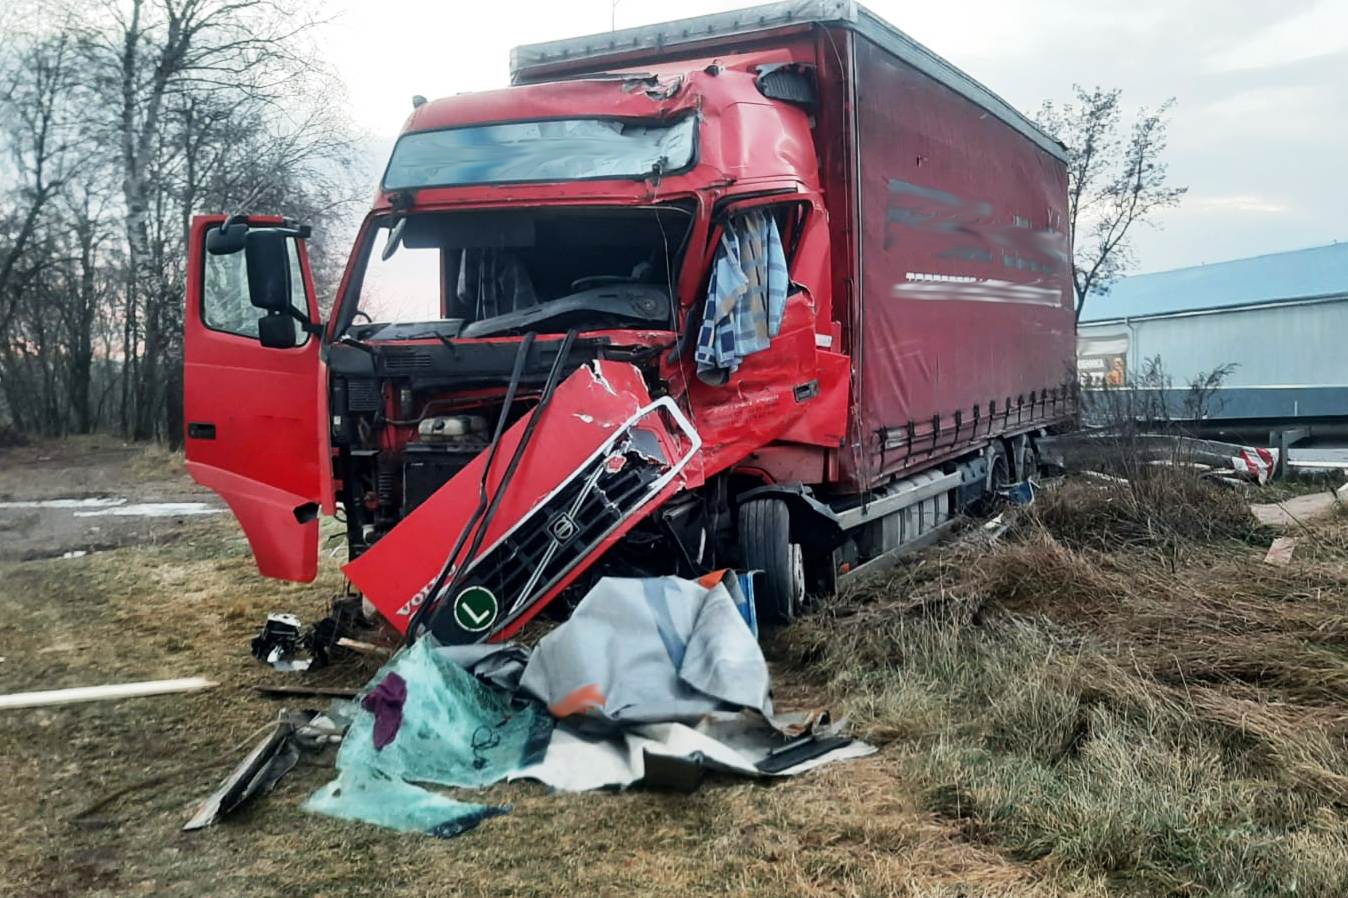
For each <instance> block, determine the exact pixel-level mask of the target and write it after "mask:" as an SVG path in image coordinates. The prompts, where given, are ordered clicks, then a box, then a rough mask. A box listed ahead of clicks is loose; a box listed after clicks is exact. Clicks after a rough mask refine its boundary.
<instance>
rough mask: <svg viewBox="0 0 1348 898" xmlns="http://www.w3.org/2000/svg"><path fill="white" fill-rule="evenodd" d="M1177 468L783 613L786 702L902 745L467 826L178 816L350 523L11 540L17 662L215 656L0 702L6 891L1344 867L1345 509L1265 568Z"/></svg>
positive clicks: (51, 668)
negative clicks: (311, 560)
mask: <svg viewBox="0 0 1348 898" xmlns="http://www.w3.org/2000/svg"><path fill="white" fill-rule="evenodd" d="M7 461H10V462H11V464H10V467H9V469H8V473H9V474H11V475H12V474H13V473H14V471H13V464H12V459H7V458H6V457H5V456H3V455H0V467H3V466H5V465H6V463H7ZM133 464H143V463H140V462H134V461H130V462H126V463H125V466H126V467H127V471H126V473H125V476H126V477H127V478H130V479H134V478H135V477H136V476H138V474H137V470H138V469H136V468H134V467H130V466H131V465H133ZM154 467H155V469H156V470H157V471H159V470H162V468H161V467H160V466H158V465H155V466H154ZM1172 478H1173V472H1171V473H1169V474H1158V479H1157V480H1156V481H1155V482H1154V483H1151V482H1149V483H1146V484H1142V483H1134V484H1129V485H1118V484H1107V483H1101V482H1086V481H1072V480H1069V481H1068V482H1067V483H1066V484H1064V485H1063V487H1062V488H1061V489H1059V490H1057V491H1055V492H1053V493H1050V494H1045V495H1043V496H1041V500H1040V502H1039V503H1038V504H1037V506H1036V507H1035V510H1034V513H1032V514H1019V515H1016V516H1015V517H1014V520H1013V526H1012V528H1011V529H1010V531H1008V532H1007V533H1006V534H1005V535H1004V536H1003V537H1002V538H1001V539H999V540H997V541H996V542H995V543H989V541H988V540H987V539H986V538H985V537H983V536H982V535H981V533H978V532H974V533H971V534H969V535H968V536H967V537H966V538H964V539H961V540H959V541H957V542H954V543H951V544H949V545H947V546H945V547H942V548H938V549H934V550H930V551H928V552H927V553H925V554H924V555H922V556H920V557H919V558H917V559H914V560H911V561H910V562H908V563H906V564H904V565H902V566H901V567H899V568H897V569H896V570H895V571H894V572H892V573H891V574H890V575H888V576H885V577H881V578H877V579H872V580H870V581H868V582H866V583H863V584H861V585H860V586H859V587H858V588H856V589H854V590H853V591H852V592H851V593H850V594H848V595H846V596H843V597H841V598H839V599H838V600H835V601H834V602H832V603H831V604H830V605H828V606H827V607H825V608H822V609H820V610H818V611H817V612H816V613H814V614H812V615H810V616H808V617H806V618H805V619H804V620H802V621H801V622H799V623H798V624H796V625H795V626H793V627H792V628H790V629H788V630H786V631H783V632H781V633H779V634H776V635H775V636H774V637H772V638H771V639H769V640H768V643H767V646H766V648H767V651H768V653H769V657H770V659H771V661H772V664H773V667H774V673H775V683H776V692H777V701H778V704H779V705H790V704H793V703H806V702H824V703H827V704H829V705H830V706H832V707H833V708H835V709H836V710H838V711H841V712H843V713H846V714H847V715H848V716H849V718H850V720H851V722H852V726H853V728H854V729H855V730H856V731H858V732H859V733H861V734H863V735H865V736H867V737H868V738H870V739H872V740H873V741H876V742H878V743H880V744H881V745H882V750H881V752H880V753H879V754H878V755H876V756H874V757H872V758H868V759H865V760H863V761H860V762H856V763H852V764H842V765H837V766H834V767H830V768H826V769H824V770H821V771H817V772H815V773H814V774H811V775H808V776H805V777H802V778H799V779H797V780H792V781H789V782H782V783H777V784H771V785H760V784H749V783H744V782H741V781H735V780H729V779H724V780H714V781H712V782H710V783H708V784H707V785H704V787H703V788H702V789H701V790H700V791H699V792H698V793H696V794H694V795H692V796H681V795H670V794H661V793H652V792H647V791H643V790H634V791H631V792H628V793H624V794H589V795H581V796H560V795H557V796H554V795H548V794H546V792H545V790H543V789H542V788H541V787H537V786H533V785H527V784H520V785H512V786H501V787H495V788H493V789H491V790H488V791H487V794H486V797H487V799H488V800H491V801H504V802H510V803H513V804H514V807H515V809H514V812H513V813H511V814H510V815H508V816H506V817H503V818H500V819H496V820H492V821H489V822H487V823H485V824H484V825H483V826H482V827H480V828H479V829H477V830H476V831H474V832H472V833H469V834H467V835H466V836H463V837H460V838H457V839H453V840H449V841H438V840H434V839H430V838H427V837H419V836H417V837H412V836H405V835H398V834H395V833H390V832H386V831H383V830H378V829H375V828H372V827H367V826H363V825H360V824H355V823H342V822H339V821H335V820H332V819H329V818H320V817H313V816H309V815H307V814H305V813H303V812H302V811H300V810H299V807H298V805H299V803H300V802H301V801H302V800H303V798H304V797H305V796H306V795H307V794H308V793H309V792H310V791H312V789H314V788H316V787H317V786H318V785H319V784H321V783H322V782H324V781H325V780H326V778H327V777H328V776H330V771H329V770H327V769H324V768H322V767H320V766H311V765H306V766H302V767H300V768H298V769H297V770H296V771H294V772H293V773H292V774H291V775H290V776H288V777H287V778H286V779H285V780H283V781H282V783H281V785H280V787H279V788H278V790H277V792H276V793H274V794H273V795H272V796H270V797H268V798H266V799H264V800H263V801H261V802H259V803H257V804H256V806H254V807H252V808H250V809H249V810H247V811H246V812H244V813H242V814H241V815H240V816H239V817H238V818H237V819H231V820H230V821H228V822H226V823H225V824H223V825H221V826H217V827H215V828H213V829H210V830H207V831H203V832H199V833H194V834H184V833H180V832H179V827H180V826H181V824H182V822H184V821H185V820H186V819H187V817H188V816H190V814H191V811H192V809H193V807H194V805H195V803H196V802H197V801H198V800H200V798H201V797H203V796H204V795H205V794H206V793H208V792H209V791H210V790H211V788H212V787H213V786H214V784H215V783H216V782H217V781H218V779H219V778H220V777H221V776H222V775H223V774H224V773H225V772H226V771H227V770H228V768H229V767H230V766H231V765H232V763H234V761H235V760H237V757H238V756H239V754H240V753H239V752H238V751H235V750H234V748H235V746H237V745H238V744H239V743H240V742H242V741H244V740H245V739H246V737H247V736H249V734H250V733H252V732H253V731H255V730H256V729H257V728H258V727H260V726H262V725H264V724H266V723H267V721H268V720H270V719H272V718H273V717H274V715H275V713H276V711H277V710H278V708H279V704H278V703H276V702H273V701H267V700H264V699H261V698H259V697H257V696H256V695H255V694H254V692H253V690H252V688H251V687H252V686H253V685H254V684H257V683H262V682H270V681H276V680H283V679H285V677H284V676H283V675H281V674H276V673H273V672H272V671H270V670H269V669H267V668H265V667H263V666H261V665H259V664H257V663H256V662H255V661H253V659H252V658H251V657H250V656H249V655H248V651H247V642H248V639H249V638H251V636H252V635H254V633H255V632H256V629H257V627H258V625H259V624H260V622H261V620H262V619H263V617H264V616H265V614H266V613H267V612H268V611H274V610H289V611H294V612H296V613H298V614H300V615H301V616H302V617H304V618H306V619H312V618H316V617H318V616H320V615H321V614H322V613H323V611H324V610H325V607H326V603H327V600H328V598H329V597H330V596H331V595H332V594H333V593H334V592H336V591H337V590H338V589H339V588H340V578H339V574H338V573H337V570H336V561H335V559H332V558H328V557H326V553H325V561H324V565H323V571H322V574H321V575H320V578H319V581H318V582H316V583H314V584H310V585H303V586H300V585H288V584H282V583H278V582H275V581H267V580H263V579H262V578H260V577H258V576H257V574H256V572H255V571H254V569H253V567H252V562H251V559H250V557H249V555H248V551H247V547H246V545H245V544H244V543H243V541H242V537H241V536H240V535H239V533H238V531H237V529H236V527H235V525H234V523H233V521H232V520H231V519H229V518H228V516H223V515H222V516H217V517H213V518H205V519H196V520H192V521H189V522H187V523H185V524H183V525H182V526H179V527H177V528H175V529H174V531H173V532H172V534H171V536H169V537H166V538H159V539H156V541H155V542H154V543H153V544H150V545H135V546H127V547H122V548H118V549H115V550H110V551H104V552H95V553H93V554H90V555H88V556H86V557H82V558H71V559H61V558H54V559H45V560H35V561H24V562H14V563H6V564H3V565H0V620H3V621H4V624H3V625H0V658H3V660H2V661H0V691H6V692H7V691H18V690H26V689H37V688H55V687H61V686H72V685H85V684H92V683H100V682H114V681H118V680H134V679H148V678H157V677H177V676H191V675H198V674H200V675H204V676H207V677H210V678H211V679H213V680H216V681H218V682H219V683H220V684H221V685H220V686H219V687H218V688H216V689H214V690H211V691H208V692H204V693H198V694H194V695H186V696H164V697H158V698H145V699H137V700H132V701H126V702H122V703H116V704H89V705H80V706H69V707H65V708H51V709H41V710H27V711H12V712H5V713H4V719H3V724H4V725H3V727H0V756H2V757H3V758H4V759H5V773H6V776H5V779H4V781H3V784H0V831H3V832H4V833H6V838H5V839H4V840H3V842H0V894H3V895H15V896H20V895H22V896H76V895H81V896H82V895H91V896H123V895H139V894H145V895H184V896H186V895H192V896H200V895H211V896H243V895H248V896H255V895H275V896H286V898H300V896H340V895H348V894H357V893H359V894H362V895H392V894H427V895H431V894H444V895H458V894H463V895H520V896H523V895H538V896H552V895H562V894H597V895H626V894H661V895H669V896H682V895H690V896H691V895H708V894H750V895H765V896H766V895H774V896H778V895H787V894H790V895H796V894H802V895H857V896H871V895H877V896H878V895H914V896H949V898H954V896H965V898H974V896H993V895H998V896H1001V895H1005V896H1022V895H1082V896H1103V895H1176V896H1181V895H1182V896H1189V895H1195V896H1196V895H1213V896H1216V895H1249V896H1255V895H1286V894H1297V895H1313V896H1338V895H1343V894H1348V817H1345V813H1346V812H1348V517H1345V516H1343V515H1342V514H1339V515H1337V516H1335V517H1331V518H1326V519H1323V520H1321V521H1318V522H1316V523H1314V524H1313V525H1309V526H1310V529H1309V530H1307V531H1305V532H1302V533H1300V534H1299V535H1300V536H1301V537H1302V538H1301V541H1300V544H1299V545H1298V547H1297V552H1296V554H1295V556H1294V558H1293V561H1292V563H1291V565H1289V566H1288V567H1285V568H1281V567H1273V566H1270V565H1266V564H1263V562H1262V560H1261V559H1262V556H1263V551H1264V549H1265V548H1266V546H1267V544H1268V540H1269V538H1270V534H1269V533H1267V532H1265V531H1262V530H1260V529H1258V528H1257V527H1256V525H1255V524H1254V523H1253V522H1252V521H1251V520H1250V519H1249V517H1248V515H1247V513H1246V512H1245V509H1244V506H1243V504H1242V503H1241V501H1239V500H1238V499H1236V498H1234V497H1233V494H1231V493H1226V492H1219V491H1216V490H1215V489H1209V488H1206V487H1195V486H1193V485H1192V483H1191V482H1189V481H1179V480H1176V479H1172ZM37 479H38V477H37V475H36V474H34V475H33V476H32V477H28V478H24V477H22V476H18V477H10V478H9V481H8V482H10V483H11V486H10V487H9V488H10V491H11V492H14V490H16V489H21V488H23V487H22V484H24V483H25V482H31V488H32V489H35V490H37V489H42V490H49V487H50V486H51V485H50V484H42V483H38V482H37ZM13 484H20V486H13ZM44 494H50V492H49V491H48V492H47V493H44ZM0 538H3V536H0ZM332 545H334V546H335V545H337V544H336V543H333V544H332ZM370 671H371V667H370V665H369V664H368V663H366V664H354V665H343V666H338V667H333V668H329V669H327V670H325V671H322V672H320V673H317V674H315V675H313V676H306V677H305V679H304V681H305V682H319V683H328V684H336V685H352V686H355V685H360V684H362V683H363V682H364V679H365V678H366V677H367V676H368V675H369V673H370ZM328 761H329V762H330V759H328ZM151 777H163V779H162V781H159V782H156V783H154V784H152V785H149V786H146V787H144V788H141V789H138V790H136V791H132V792H130V793H128V794H126V795H125V796H123V797H121V798H118V799H117V800H115V801H113V802H111V803H109V804H108V805H107V806H106V807H103V808H102V809H100V810H98V811H96V812H95V813H94V814H92V815H88V816H87V817H84V818H80V819H72V817H73V815H74V814H75V813H76V812H78V811H80V810H81V809H83V808H85V807H87V806H88V805H89V804H91V803H92V802H94V801H96V800H98V799H100V798H101V797H103V796H105V795H108V794H110V793H112V792H113V791H114V790H118V789H120V788H123V787H125V786H127V785H131V784H135V783H138V782H141V781H144V780H146V779H147V778H151Z"/></svg>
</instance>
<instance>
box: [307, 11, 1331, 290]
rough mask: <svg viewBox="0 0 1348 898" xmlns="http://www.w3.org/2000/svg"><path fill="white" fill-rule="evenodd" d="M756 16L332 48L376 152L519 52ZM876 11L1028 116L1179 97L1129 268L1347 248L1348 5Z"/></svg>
mask: <svg viewBox="0 0 1348 898" xmlns="http://www.w3.org/2000/svg"><path fill="white" fill-rule="evenodd" d="M745 5H748V4H746V3H743V2H718V0H685V2H684V3H682V4H679V5H675V4H672V3H670V2H668V0H664V2H656V0H619V2H618V3H617V5H616V7H614V6H613V4H612V3H611V2H610V0H570V2H565V0H558V2H527V0H486V2H482V0H478V2H472V3H463V2H448V3H447V2H444V0H439V2H420V0H382V2H371V0H337V2H332V3H330V4H329V5H328V6H327V7H325V8H326V9H328V10H331V11H333V12H334V14H335V18H334V20H333V21H332V23H331V24H329V25H327V26H325V31H324V34H323V38H322V49H323V52H324V53H325V54H326V55H327V57H328V58H329V60H330V61H331V62H332V63H333V64H334V65H335V66H336V67H337V69H338V71H339V72H340V74H341V75H342V76H343V77H344V79H345V81H346V84H347V89H348V92H349V95H350V99H351V104H352V116H353V118H354V119H355V121H356V124H357V125H358V126H359V127H361V128H362V129H364V130H366V131H368V132H369V133H370V135H371V136H372V138H373V141H372V144H377V145H378V154H379V155H381V156H382V155H383V154H384V153H386V152H387V148H388V147H389V146H390V145H391V142H392V138H393V137H394V136H395V135H396V134H397V131H398V128H399V126H400V125H401V124H402V121H403V119H404V118H405V117H406V115H407V113H408V112H409V111H410V109H411V97H412V95H413V94H424V95H426V96H427V97H432V98H433V97H437V96H444V95H446V94H454V93H461V92H464V91H474V90H483V89H489V88H495V87H502V86H505V85H506V84H507V83H508V81H509V54H510V48H511V47H513V46H515V45H516V44H521V43H530V42H534V41H542V40H552V39H555V38H560V37H572V36H576V35H580V34H590V33H594V32H597V31H607V30H608V29H609V26H610V16H611V15H612V16H613V17H614V18H616V22H617V26H618V27H619V28H625V27H631V26H636V25H646V24H651V23H654V22H659V21H664V20H666V19H669V18H677V17H683V16H690V15H700V14H703V13H708V12H720V11H724V10H728V9H735V8H738V7H742V6H745ZM866 5H867V6H869V7H870V8H871V9H872V10H874V11H875V12H877V13H878V14H880V15H881V16H883V17H884V18H886V19H888V20H889V21H890V22H892V23H893V24H895V25H896V26H898V27H899V28H900V29H902V30H904V31H906V32H907V33H908V34H909V35H911V36H912V37H914V38H915V39H917V40H918V41H920V42H922V43H924V44H926V45H927V46H928V47H930V48H931V49H933V50H935V51H936V52H937V53H939V54H941V55H942V56H945V57H946V58H947V59H949V60H950V61H952V62H953V63H955V65H957V66H959V67H960V68H962V69H964V70H965V71H967V72H968V73H969V74H971V75H973V76H974V77H975V78H977V79H979V80H980V81H982V82H984V83H985V84H987V85H988V86H989V87H991V88H992V89H993V90H995V91H996V92H997V93H999V94H1001V95H1002V96H1003V97H1004V98H1006V99H1007V100H1008V101H1010V102H1011V103H1012V104H1013V105H1015V106H1017V107H1018V108H1020V109H1021V110H1023V111H1026V112H1033V111H1034V110H1035V109H1036V108H1038V106H1039V103H1040V102H1041V101H1042V100H1044V99H1046V98H1054V99H1064V98H1067V97H1068V96H1069V95H1070V91H1071V85H1072V83H1073V82H1079V83H1082V84H1085V85H1095V84H1100V85H1103V86H1106V87H1120V88H1122V89H1123V91H1124V99H1125V101H1126V102H1127V103H1129V104H1131V105H1137V104H1145V105H1156V104H1159V103H1161V102H1162V101H1164V100H1165V99H1166V98H1167V97H1170V96H1174V97H1175V98H1176V100H1177V105H1176V107H1175V111H1174V115H1173V123H1172V126H1171V132H1170V150H1169V153H1168V157H1167V158H1168V161H1169V163H1170V173H1171V176H1172V179H1173V181H1174V182H1175V183H1177V184H1182V185H1187V186H1188V187H1189V195H1188V196H1187V197H1186V198H1185V200H1184V203H1183V205H1182V206H1181V207H1180V208H1179V209H1176V210H1171V211H1169V212H1167V213H1166V214H1165V216H1164V218H1163V219H1162V220H1161V227H1160V228H1159V229H1144V230H1142V231H1140V232H1139V233H1138V235H1137V238H1136V247H1137V257H1138V259H1137V261H1138V266H1137V269H1136V271H1139V272H1141V271H1158V270H1163V269H1167V268H1175V267H1179V266H1184V265H1197V264H1202V263H1205V262H1218V261H1222V260H1225V259H1232V258H1240V257H1242V256H1249V255H1257V254H1259V253H1265V252H1277V251H1280V250H1287V249H1297V248H1300V247H1306V246H1315V245H1320V244H1325V243H1330V242H1333V241H1334V240H1348V223H1345V215H1348V164H1345V163H1346V161H1348V0H1318V2H1317V0H965V2H962V3H960V4H957V5H956V4H935V3H929V4H916V3H905V2H902V0H871V2H868V3H867V4H866ZM381 163H382V160H381ZM371 177H372V182H371V183H372V186H373V179H374V178H375V177H377V173H375V174H372V176H371Z"/></svg>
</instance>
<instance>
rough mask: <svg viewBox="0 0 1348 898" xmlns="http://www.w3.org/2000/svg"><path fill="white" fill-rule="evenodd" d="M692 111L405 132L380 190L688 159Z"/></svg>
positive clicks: (638, 171)
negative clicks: (669, 118) (661, 117)
mask: <svg viewBox="0 0 1348 898" xmlns="http://www.w3.org/2000/svg"><path fill="white" fill-rule="evenodd" d="M696 133H697V119H696V118H695V117H694V116H691V115H690V116H685V117H684V118H682V119H679V120H678V121H674V122H649V121H642V122H631V121H617V120H613V119H554V120H550V121H540V122H507V123H504V124H499V125H476V126H473V127H466V128H450V129H447V130H443V131H421V132H417V133H414V134H405V135H403V136H402V137H401V138H400V139H399V140H398V143H397V145H396V146H395V147H394V148H393V156H392V158H391V159H389V165H388V170H387V171H386V172H385V173H384V189H385V190H403V189H407V188H414V187H454V186H459V185H464V184H495V183H504V182H510V181H574V180H579V179H583V178H640V177H643V176H645V175H649V174H652V173H659V172H670V171H677V170H679V169H683V168H686V167H687V166H688V165H690V164H691V163H692V161H693V149H694V143H695V139H696Z"/></svg>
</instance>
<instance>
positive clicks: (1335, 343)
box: [1077, 243, 1348, 420]
mask: <svg viewBox="0 0 1348 898" xmlns="http://www.w3.org/2000/svg"><path fill="white" fill-rule="evenodd" d="M1157 357H1159V358H1160V360H1161V365H1162V367H1163V368H1164V370H1165V373H1166V374H1167V375H1168V377H1169V378H1170V379H1171V383H1172V386H1173V387H1174V388H1175V389H1176V390H1183V389H1185V388H1186V387H1187V385H1188V384H1189V383H1190V382H1192V381H1194V380H1199V379H1201V378H1202V377H1203V376H1205V375H1206V374H1207V373H1208V372H1211V371H1213V370H1215V369H1217V368H1219V367H1221V366H1223V365H1228V364H1233V365H1235V369H1234V371H1232V373H1231V374H1230V375H1228V377H1227V378H1226V379H1225V381H1224V382H1223V385H1222V387H1221V388H1220V390H1219V391H1218V394H1217V397H1216V400H1215V401H1214V402H1213V403H1211V404H1210V407H1209V417H1212V418H1221V419H1242V420H1255V419H1260V420H1262V419H1270V420H1283V419H1288V418H1342V417H1348V243H1342V244H1340V243H1335V244H1331V245H1329V246H1317V247H1312V248H1310V249H1302V250H1295V251H1293V252H1285V253H1270V254H1268V255H1264V256H1255V257H1253V258H1249V259H1236V260H1234V261H1231V262H1220V263H1216V264H1212V265H1199V266H1194V267H1191V268H1177V269H1175V270H1173V271H1161V272H1157V273H1155V274H1144V275H1137V276H1134V277H1129V278H1124V279H1123V280H1121V281H1119V282H1118V283H1117V284H1115V285H1114V287H1113V289H1111V290H1110V291H1109V293H1107V294H1105V295H1091V296H1089V297H1087V299H1086V305H1085V307H1084V308H1083V309H1082V313H1081V320H1080V323H1079V325H1078V328H1077V362H1078V368H1079V371H1080V374H1081V379H1082V381H1083V383H1084V384H1085V385H1086V386H1102V385H1113V386H1118V385H1121V384H1124V383H1136V382H1137V372H1138V371H1139V370H1141V369H1142V367H1143V366H1144V365H1145V364H1146V363H1147V362H1148V361H1149V360H1151V359H1154V358H1157Z"/></svg>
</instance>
